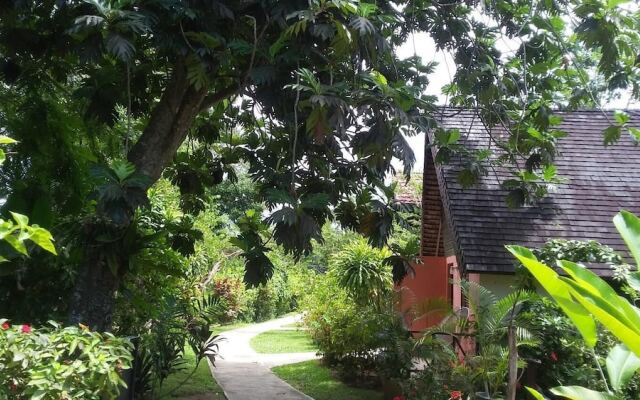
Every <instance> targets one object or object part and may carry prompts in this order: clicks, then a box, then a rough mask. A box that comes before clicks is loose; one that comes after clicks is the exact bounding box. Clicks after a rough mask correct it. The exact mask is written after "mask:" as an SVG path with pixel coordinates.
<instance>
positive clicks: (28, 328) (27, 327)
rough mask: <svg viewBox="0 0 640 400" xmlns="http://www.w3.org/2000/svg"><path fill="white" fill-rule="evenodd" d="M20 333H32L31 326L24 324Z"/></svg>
mask: <svg viewBox="0 0 640 400" xmlns="http://www.w3.org/2000/svg"><path fill="white" fill-rule="evenodd" d="M20 331H22V333H29V332H31V326H29V325H27V324H24V325H22V328H20Z"/></svg>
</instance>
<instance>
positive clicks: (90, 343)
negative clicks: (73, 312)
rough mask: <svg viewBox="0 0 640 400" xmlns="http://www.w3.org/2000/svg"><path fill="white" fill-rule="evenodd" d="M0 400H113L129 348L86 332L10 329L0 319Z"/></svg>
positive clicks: (82, 329)
mask: <svg viewBox="0 0 640 400" xmlns="http://www.w3.org/2000/svg"><path fill="white" fill-rule="evenodd" d="M0 324H2V328H1V329H0V348H1V349H2V351H0V385H1V388H0V394H2V395H3V396H4V398H11V399H43V400H49V399H50V400H53V399H60V398H83V399H96V400H98V399H116V398H117V397H118V396H119V393H120V390H121V389H122V388H124V387H125V386H126V385H125V382H124V381H123V379H122V373H124V372H125V371H126V370H127V369H129V368H131V362H132V356H131V350H132V346H131V343H129V341H128V340H126V339H121V338H117V337H115V336H113V335H112V334H109V333H103V334H101V333H97V332H91V331H89V330H88V329H87V328H86V327H80V328H77V327H67V328H62V327H60V326H59V325H58V324H55V323H50V325H51V326H49V327H43V328H38V329H35V328H31V327H30V326H29V325H14V326H10V325H9V323H8V322H7V320H6V319H0Z"/></svg>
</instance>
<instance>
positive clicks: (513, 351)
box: [505, 317, 518, 400]
mask: <svg viewBox="0 0 640 400" xmlns="http://www.w3.org/2000/svg"><path fill="white" fill-rule="evenodd" d="M512 318H513V317H512ZM507 335H508V336H507V340H508V345H509V360H508V366H509V378H508V381H507V397H506V399H505V400H515V399H516V389H517V385H518V347H517V343H516V327H515V326H514V325H513V324H511V325H509V330H508V333H507Z"/></svg>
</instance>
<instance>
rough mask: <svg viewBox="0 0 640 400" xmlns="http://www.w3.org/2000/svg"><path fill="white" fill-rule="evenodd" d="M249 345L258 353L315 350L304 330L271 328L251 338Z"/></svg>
mask: <svg viewBox="0 0 640 400" xmlns="http://www.w3.org/2000/svg"><path fill="white" fill-rule="evenodd" d="M251 347H252V348H253V349H254V350H255V351H256V352H258V353H264V354H277V353H304V352H313V351H315V350H316V347H315V346H314V344H313V342H312V341H311V338H310V337H309V334H308V333H307V332H305V331H304V330H273V331H266V332H262V333H260V334H259V335H257V336H254V337H252V338H251Z"/></svg>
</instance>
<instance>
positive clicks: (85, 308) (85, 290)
mask: <svg viewBox="0 0 640 400" xmlns="http://www.w3.org/2000/svg"><path fill="white" fill-rule="evenodd" d="M119 261H120V260H119ZM119 263H120V264H121V263H122V262H121V261H120V262H119ZM119 285H120V276H119V275H118V274H114V273H113V272H112V271H111V269H110V268H109V266H108V265H107V262H106V259H105V258H104V255H103V254H101V253H100V252H99V250H97V249H95V250H89V251H88V254H86V256H85V263H84V265H82V267H81V269H80V271H79V272H78V276H77V277H76V284H75V287H74V290H73V293H72V295H71V303H70V305H69V323H71V324H84V325H87V326H89V328H90V329H91V330H94V331H99V332H104V331H109V330H110V329H111V322H112V316H113V308H114V295H115V293H116V290H117V289H118V286H119Z"/></svg>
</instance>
